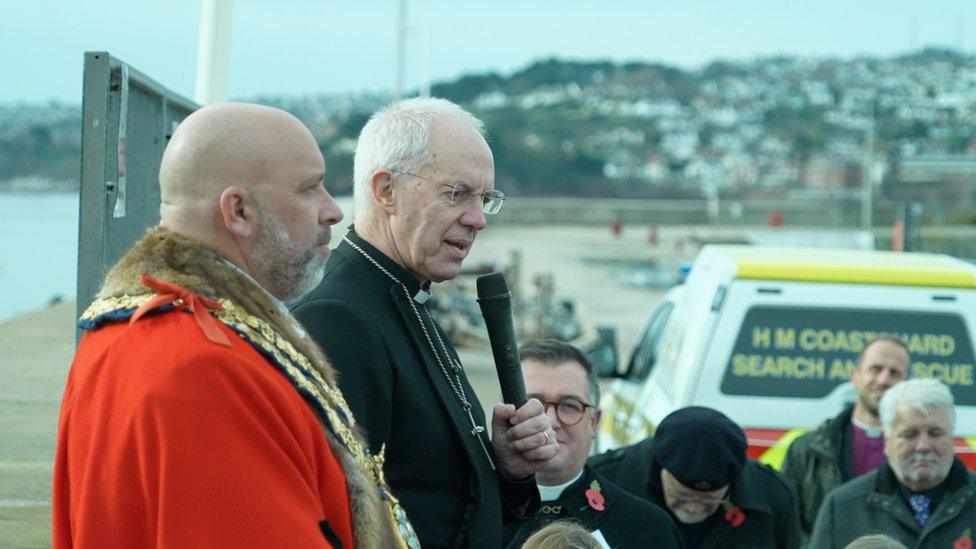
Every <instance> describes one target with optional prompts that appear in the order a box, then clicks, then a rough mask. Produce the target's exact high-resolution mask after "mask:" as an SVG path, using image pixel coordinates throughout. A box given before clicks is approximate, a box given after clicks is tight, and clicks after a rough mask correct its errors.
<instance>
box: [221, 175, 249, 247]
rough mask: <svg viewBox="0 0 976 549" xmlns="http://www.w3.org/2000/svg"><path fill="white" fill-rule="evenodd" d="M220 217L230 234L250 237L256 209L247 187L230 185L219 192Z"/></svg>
mask: <svg viewBox="0 0 976 549" xmlns="http://www.w3.org/2000/svg"><path fill="white" fill-rule="evenodd" d="M219 203H220V219H221V221H223V223H224V227H226V228H227V230H228V231H230V233H231V234H233V235H235V236H239V237H242V238H250V237H251V236H253V235H254V233H255V230H256V225H255V222H256V219H255V216H256V214H257V210H256V209H255V207H254V201H253V200H252V199H251V195H250V193H249V192H248V191H247V189H242V188H241V187H235V186H230V187H227V188H226V189H224V191H223V192H222V193H220V202H219Z"/></svg>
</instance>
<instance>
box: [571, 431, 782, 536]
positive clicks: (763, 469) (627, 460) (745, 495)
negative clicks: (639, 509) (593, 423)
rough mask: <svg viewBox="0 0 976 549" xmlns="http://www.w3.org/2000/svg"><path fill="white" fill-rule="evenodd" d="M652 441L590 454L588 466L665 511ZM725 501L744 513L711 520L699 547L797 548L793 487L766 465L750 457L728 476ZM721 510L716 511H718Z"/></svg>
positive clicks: (646, 440) (659, 469)
mask: <svg viewBox="0 0 976 549" xmlns="http://www.w3.org/2000/svg"><path fill="white" fill-rule="evenodd" d="M653 444H654V442H653V439H651V438H647V439H645V440H643V441H642V442H639V443H637V444H635V445H632V446H626V447H623V448H618V449H616V450H611V451H609V452H606V453H604V454H600V455H598V456H593V457H592V458H590V465H592V466H593V468H594V469H596V471H597V472H598V473H600V474H603V475H604V476H606V477H607V478H609V479H610V482H613V483H614V484H616V485H617V486H619V487H621V488H623V489H624V490H627V491H628V492H630V493H632V494H634V495H636V496H638V497H641V498H644V499H647V500H649V501H650V502H651V503H654V504H655V505H658V506H659V507H661V508H664V509H667V507H666V505H665V503H664V495H663V492H662V488H661V477H660V471H661V468H660V465H659V464H657V463H656V462H655V461H654V458H653V453H652V449H653ZM729 501H730V502H731V504H732V505H735V506H736V507H738V508H739V509H741V510H742V512H743V513H744V514H745V520H744V521H743V522H742V523H741V524H739V525H738V526H733V525H732V524H731V523H730V522H728V521H726V520H722V519H721V518H720V519H719V520H712V521H711V522H710V525H709V527H708V530H707V531H706V532H705V534H704V537H703V539H702V545H701V547H702V548H703V549H712V548H743V547H775V548H782V549H792V548H794V547H799V546H800V515H799V505H798V503H797V499H796V491H795V490H794V489H793V486H792V485H791V484H790V483H789V482H787V481H786V480H785V479H784V478H783V477H782V476H780V474H779V473H777V472H776V471H774V470H773V469H772V468H771V467H769V466H767V465H764V464H761V463H758V462H756V461H753V460H748V461H747V462H746V466H745V468H744V469H743V470H742V473H740V474H739V475H738V476H736V477H735V478H734V479H732V482H731V483H730V488H729ZM719 512H721V510H720V511H719Z"/></svg>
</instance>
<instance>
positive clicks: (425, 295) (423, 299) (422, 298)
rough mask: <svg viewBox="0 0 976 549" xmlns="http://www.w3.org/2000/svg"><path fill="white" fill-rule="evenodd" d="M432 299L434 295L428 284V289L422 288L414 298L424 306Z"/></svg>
mask: <svg viewBox="0 0 976 549" xmlns="http://www.w3.org/2000/svg"><path fill="white" fill-rule="evenodd" d="M431 297H433V294H431V293H430V284H428V285H427V287H426V288H425V287H423V286H421V287H420V289H419V290H417V293H416V294H414V296H413V300H414V301H416V302H417V303H419V304H421V305H423V304H424V303H427V300H428V299H430V298H431Z"/></svg>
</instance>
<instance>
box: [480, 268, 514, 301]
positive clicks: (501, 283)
mask: <svg viewBox="0 0 976 549" xmlns="http://www.w3.org/2000/svg"><path fill="white" fill-rule="evenodd" d="M507 293H508V284H506V283H505V275H503V274H502V273H491V274H486V275H484V276H479V277H478V298H479V299H485V298H491V297H495V296H500V295H503V294H507Z"/></svg>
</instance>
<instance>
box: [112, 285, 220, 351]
mask: <svg viewBox="0 0 976 549" xmlns="http://www.w3.org/2000/svg"><path fill="white" fill-rule="evenodd" d="M139 281H140V282H142V284H143V285H144V286H146V287H148V288H150V289H152V290H155V292H156V295H155V296H154V297H153V298H152V299H150V300H149V301H147V302H145V303H143V304H142V305H141V306H140V307H139V308H138V309H136V312H135V313H133V314H132V318H130V319H129V324H132V323H134V322H136V321H137V320H139V319H140V318H142V316H143V315H145V314H146V313H148V312H149V311H151V310H153V309H155V308H157V307H161V306H163V305H169V304H170V303H173V302H175V301H182V302H183V304H184V305H185V306H187V307H189V308H190V310H191V311H193V316H194V317H195V318H196V321H197V325H198V326H200V329H201V330H202V331H203V335H205V336H206V337H207V339H209V340H210V341H212V342H214V343H216V344H218V345H223V346H224V347H230V346H231V343H230V340H229V339H227V334H225V333H224V332H223V331H221V330H220V327H218V326H217V321H216V320H215V319H214V317H213V316H211V314H210V311H209V309H213V310H215V311H220V310H223V308H222V307H221V306H220V303H217V302H216V301H214V300H212V299H207V298H206V297H203V296H202V295H197V294H195V293H193V292H191V291H190V290H187V289H186V288H184V287H183V286H180V285H177V284H173V283H171V282H166V281H165V280H159V279H158V278H153V277H151V276H149V275H148V274H146V273H142V277H140V278H139Z"/></svg>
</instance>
